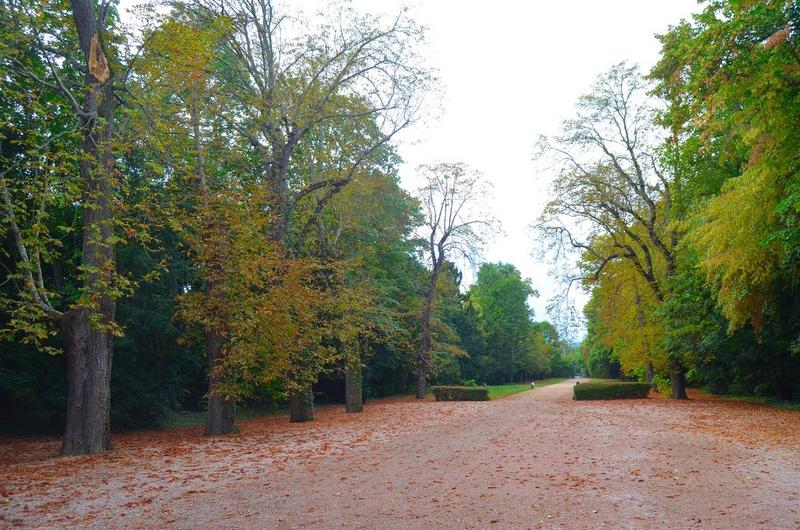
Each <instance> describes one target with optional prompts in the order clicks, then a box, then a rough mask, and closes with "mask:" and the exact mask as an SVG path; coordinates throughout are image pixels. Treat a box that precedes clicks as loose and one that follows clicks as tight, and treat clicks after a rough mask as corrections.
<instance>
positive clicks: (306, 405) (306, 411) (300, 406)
mask: <svg viewBox="0 0 800 530" xmlns="http://www.w3.org/2000/svg"><path fill="white" fill-rule="evenodd" d="M313 420H314V392H313V390H312V388H311V385H309V386H307V387H306V388H304V389H303V390H298V391H295V392H292V395H291V396H290V397H289V421H290V422H292V423H301V422H304V421H313Z"/></svg>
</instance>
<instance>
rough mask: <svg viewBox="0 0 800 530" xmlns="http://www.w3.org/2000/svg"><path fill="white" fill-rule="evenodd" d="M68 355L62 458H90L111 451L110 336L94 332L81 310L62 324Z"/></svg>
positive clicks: (86, 313) (111, 341)
mask: <svg viewBox="0 0 800 530" xmlns="http://www.w3.org/2000/svg"><path fill="white" fill-rule="evenodd" d="M62 329H63V332H64V339H65V340H64V342H65V350H66V355H67V412H66V426H65V428H64V441H63V443H62V445H61V454H62V455H93V454H97V453H101V452H103V451H105V450H107V449H110V448H111V421H110V420H111V358H112V351H113V336H112V335H111V333H109V332H104V331H99V330H97V329H94V328H93V327H92V325H91V323H90V322H89V313H88V311H86V310H84V309H75V310H71V311H68V312H67V313H66V314H65V315H64V320H63V322H62Z"/></svg>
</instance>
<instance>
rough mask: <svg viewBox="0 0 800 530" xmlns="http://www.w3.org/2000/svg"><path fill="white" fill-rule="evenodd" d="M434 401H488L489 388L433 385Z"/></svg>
mask: <svg viewBox="0 0 800 530" xmlns="http://www.w3.org/2000/svg"><path fill="white" fill-rule="evenodd" d="M431 390H432V391H433V395H434V396H435V397H436V401H488V400H489V389H488V388H486V387H484V386H434V387H431Z"/></svg>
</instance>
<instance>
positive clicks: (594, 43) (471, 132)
mask: <svg viewBox="0 0 800 530" xmlns="http://www.w3.org/2000/svg"><path fill="white" fill-rule="evenodd" d="M403 3H404V2H402V0H354V4H355V5H356V6H357V7H358V8H359V9H360V10H364V11H372V12H389V13H393V12H396V11H397V10H398V9H399V6H400V5H402V4H403ZM411 5H412V16H413V17H414V19H415V20H416V21H417V22H418V23H420V24H422V25H423V26H426V27H427V28H428V43H427V48H428V50H429V57H428V60H429V61H430V63H431V64H432V66H434V67H435V68H436V69H437V70H438V71H439V77H440V78H441V80H442V82H443V84H444V85H445V86H444V89H445V93H444V99H443V101H442V106H443V109H444V115H443V116H441V117H440V118H439V119H438V120H436V121H435V122H434V123H429V124H424V123H423V124H418V125H415V126H414V127H413V128H412V129H411V130H409V131H408V132H407V134H405V136H404V137H402V141H401V143H400V146H399V147H400V154H401V156H402V157H403V159H404V160H405V165H404V167H403V168H402V172H401V175H402V178H403V184H404V186H406V187H407V188H408V189H414V188H416V187H417V185H418V181H417V180H416V179H415V175H414V168H415V167H416V166H417V165H419V164H421V163H431V162H438V161H442V162H456V161H459V162H465V163H466V164H468V165H470V166H472V167H474V168H476V169H478V170H480V171H482V172H483V173H484V174H485V175H486V176H487V178H488V179H489V180H491V181H492V182H493V184H494V195H495V197H494V205H495V208H494V211H495V212H496V215H497V217H499V218H500V220H501V221H502V223H503V228H504V232H505V234H504V235H499V236H498V237H496V238H495V239H494V240H493V241H491V242H490V243H489V245H488V248H487V250H486V252H485V254H484V260H485V261H504V262H509V263H513V264H514V265H515V266H516V267H517V268H518V269H519V270H520V271H521V272H522V274H523V276H525V277H529V278H531V280H532V281H533V285H534V287H535V288H536V289H538V290H539V292H540V293H541V296H540V297H539V298H538V299H535V300H532V301H531V302H532V303H531V305H532V306H533V308H534V310H535V311H536V316H537V319H543V318H545V317H546V309H545V307H546V305H547V300H548V299H549V298H550V297H552V296H553V294H555V293H556V291H558V290H560V289H561V287H560V286H559V285H557V283H556V282H555V281H554V280H553V279H551V278H550V277H548V269H549V267H548V266H547V265H546V264H542V263H537V260H536V258H535V257H534V256H533V255H532V251H533V249H534V246H535V242H534V241H533V238H532V235H531V233H530V231H529V228H528V226H529V225H530V224H531V223H532V222H533V221H534V220H535V219H536V217H537V216H538V215H539V212H540V211H541V209H542V207H543V205H544V203H545V201H546V198H547V189H548V186H549V183H550V181H551V179H552V177H553V175H552V173H551V172H548V171H547V170H542V168H541V167H539V168H537V165H536V164H534V162H533V161H532V155H533V152H534V144H535V142H536V139H537V138H538V136H539V135H540V134H548V135H549V134H555V133H556V132H557V131H558V128H559V124H560V123H561V121H562V120H563V119H565V118H569V117H571V115H572V112H573V110H574V102H575V100H576V99H577V97H578V96H579V95H580V94H581V93H583V92H584V91H585V90H586V89H587V88H588V87H589V86H590V85H591V84H592V82H593V80H594V78H595V77H596V76H597V75H598V74H600V73H602V72H604V71H605V70H607V69H608V68H609V67H610V66H611V65H613V64H615V63H617V62H619V61H623V60H627V61H630V62H635V63H638V64H639V65H641V66H642V68H643V69H644V70H645V71H647V70H649V68H650V67H651V66H652V65H653V64H654V63H655V61H656V60H657V58H658V52H659V43H658V41H657V40H656V39H655V37H654V35H655V34H657V33H664V32H666V30H667V28H668V26H669V25H673V24H676V23H678V22H679V21H680V19H681V18H688V17H689V16H690V15H691V14H692V13H695V12H698V11H699V10H700V7H699V6H698V4H697V0H613V1H612V0H606V1H603V2H600V1H596V0H594V1H592V0H582V1H557V0H556V1H547V2H545V1H539V0H537V1H533V0H530V1H521V0H494V1H492V2H485V1H484V2H477V1H463V0H461V1H459V0H429V1H423V2H415V3H413V4H411ZM415 141H416V142H415ZM537 169H538V172H537ZM468 275H469V272H466V271H465V276H467V277H469V276H468ZM583 298H585V297H580V300H579V301H578V305H580V306H581V307H582V304H583V303H584V300H583ZM581 307H578V309H581Z"/></svg>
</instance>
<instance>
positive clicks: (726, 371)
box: [536, 0, 800, 400]
mask: <svg viewBox="0 0 800 530" xmlns="http://www.w3.org/2000/svg"><path fill="white" fill-rule="evenodd" d="M798 24H800V5H798V3H797V2H784V1H769V0H765V1H759V2H737V1H733V0H715V1H710V2H705V6H704V7H703V9H702V11H701V12H699V13H697V14H696V15H694V16H693V17H692V19H691V20H684V21H681V22H680V23H679V24H677V25H675V26H672V27H670V28H669V30H668V31H667V32H666V33H664V34H663V35H660V36H659V37H658V39H659V41H660V43H661V54H660V58H659V60H658V62H657V64H656V65H655V66H654V67H653V68H652V70H651V71H650V72H649V73H647V74H646V75H644V74H642V73H641V72H640V70H639V69H638V68H637V67H635V66H631V65H628V64H625V63H622V64H619V65H616V66H614V67H613V68H612V69H611V70H610V71H608V72H607V73H606V74H604V75H602V76H600V77H599V78H598V80H597V82H596V83H595V85H594V86H593V87H592V89H591V90H590V91H589V92H588V93H586V95H584V96H582V97H581V98H580V99H579V100H578V103H577V112H576V115H575V116H574V117H573V118H572V119H569V120H567V121H566V122H564V124H563V128H562V132H561V133H560V134H559V135H557V136H556V137H551V138H543V139H542V141H541V143H540V145H541V150H540V151H541V155H542V156H544V157H547V159H549V160H554V161H555V163H556V164H557V167H558V168H560V172H559V175H558V178H557V180H556V181H555V183H554V185H553V195H552V197H553V198H552V199H551V200H550V202H549V203H548V205H547V208H546V210H545V212H544V213H543V215H542V216H541V217H540V219H539V220H538V221H537V224H536V228H537V230H538V233H539V234H540V235H541V237H542V240H543V241H544V242H545V247H546V249H547V250H550V251H553V252H555V253H556V254H558V255H562V256H563V255H570V256H573V257H575V258H576V261H575V263H576V264H577V266H576V268H574V269H573V270H571V271H570V273H568V274H567V275H566V276H567V277H566V278H565V280H566V281H567V282H568V283H578V284H580V285H582V286H584V287H585V288H586V289H588V290H589V291H590V292H591V300H590V302H589V304H588V305H587V307H586V309H585V316H586V319H587V324H588V325H587V337H586V339H585V341H584V343H583V345H582V347H581V348H582V353H583V355H584V357H585V358H586V360H587V366H588V367H589V371H590V373H593V374H594V375H598V376H613V375H617V374H620V373H622V374H628V375H630V376H632V377H638V378H640V379H642V380H646V381H648V382H651V383H652V384H653V386H654V387H660V388H661V389H662V390H664V391H665V392H669V393H670V394H671V395H672V397H673V398H677V399H681V398H683V399H685V398H686V397H687V396H686V390H685V388H686V384H687V382H688V383H691V384H694V385H705V386H707V387H708V388H710V389H711V390H712V391H715V392H719V393H730V394H742V395H760V396H766V397H772V398H780V399H784V400H789V399H794V400H797V399H798V398H800V383H799V382H798V381H800V357H798V347H797V346H798V342H797V341H798V337H800V327H798V324H799V323H800V320H799V319H798V316H800V306H798V304H797V302H796V300H797V293H798V279H800V277H798V274H797V265H798V261H797V258H798V253H797V249H798V248H800V246H799V243H800V239H798V234H800V232H798V230H797V227H798V226H800V224H798V220H799V219H800V218H799V217H798V212H800V208H798V205H800V202H798V198H799V197H800V195H798V189H799V188H798V183H800V177H799V176H798V169H799V168H798V164H799V161H798V156H797V154H798V152H800V137H798V135H797V134H796V131H797V130H798V119H799V118H800V105H799V104H798V103H799V100H798V94H800V91H799V90H798V89H799V88H800V55H799V54H798V31H800V26H798Z"/></svg>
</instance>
